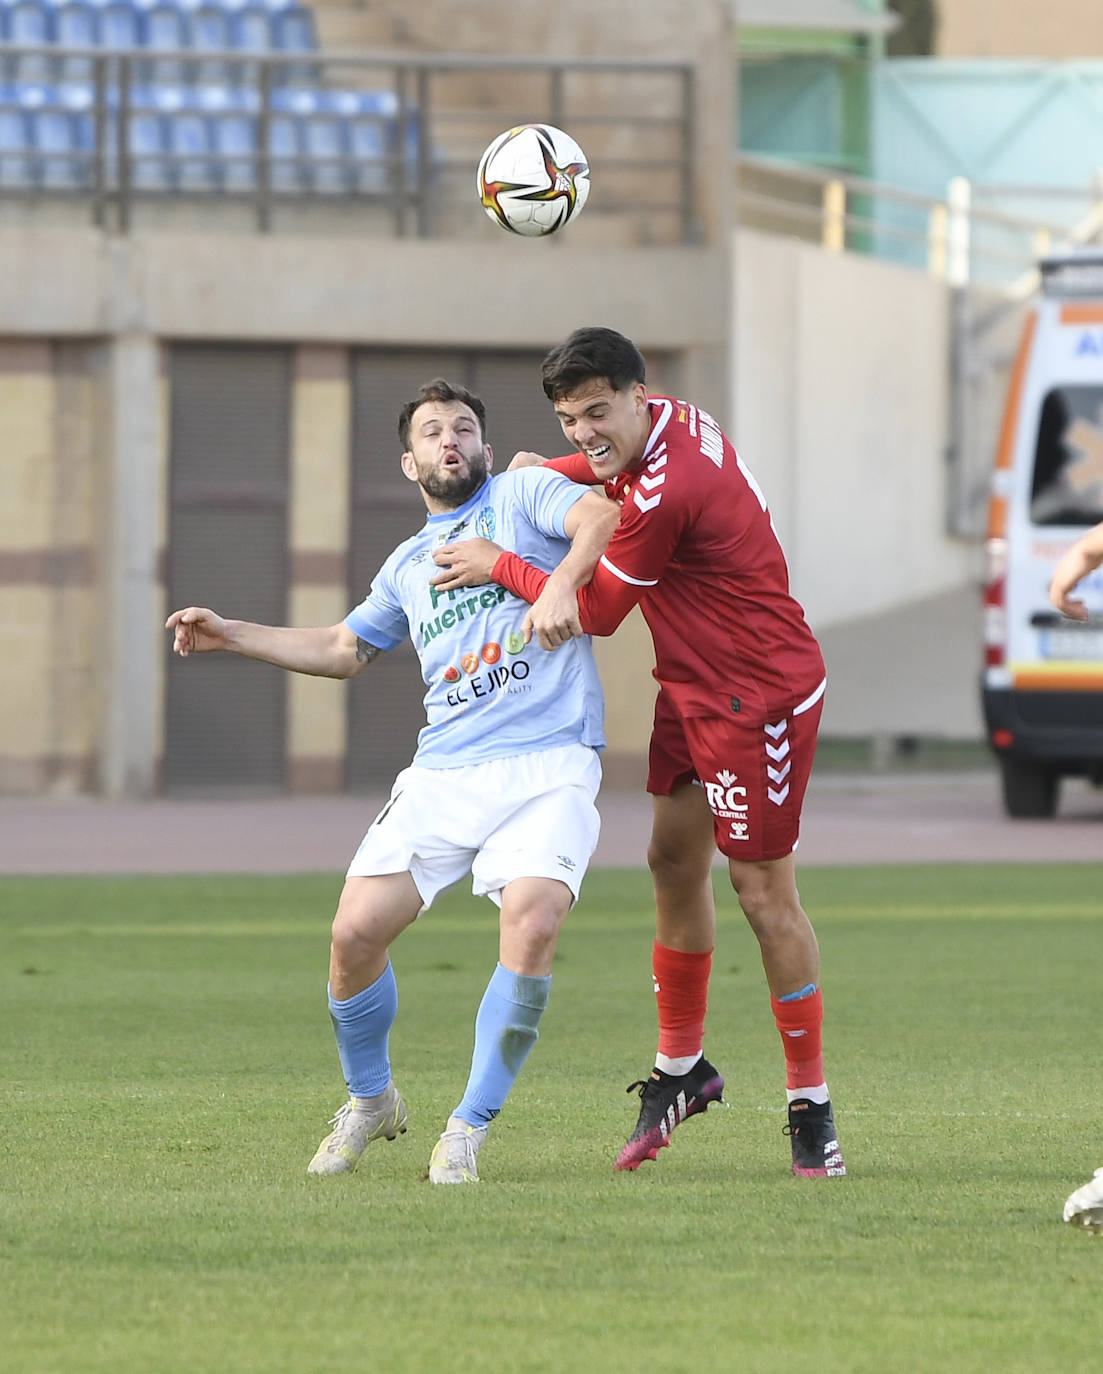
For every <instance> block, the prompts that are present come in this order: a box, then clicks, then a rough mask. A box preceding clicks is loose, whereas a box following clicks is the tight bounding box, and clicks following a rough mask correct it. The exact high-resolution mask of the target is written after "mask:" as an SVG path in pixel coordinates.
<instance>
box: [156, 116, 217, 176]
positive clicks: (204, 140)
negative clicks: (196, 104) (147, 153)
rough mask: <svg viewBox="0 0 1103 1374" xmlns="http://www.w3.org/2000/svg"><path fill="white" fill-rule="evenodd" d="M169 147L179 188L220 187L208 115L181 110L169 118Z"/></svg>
mask: <svg viewBox="0 0 1103 1374" xmlns="http://www.w3.org/2000/svg"><path fill="white" fill-rule="evenodd" d="M168 136H169V151H170V152H171V153H172V154H173V159H174V161H173V184H174V185H175V187H176V189H177V190H178V191H189V192H191V191H214V190H217V189H218V178H217V176H216V174H215V163H214V158H213V153H214V140H213V138H212V136H211V127H210V123H209V121H208V119H207V117H206V115H203V114H200V113H199V112H198V111H196V110H180V111H178V112H177V113H176V114H174V115H172V116H170V118H169V120H168Z"/></svg>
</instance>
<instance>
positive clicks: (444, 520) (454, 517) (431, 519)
mask: <svg viewBox="0 0 1103 1374" xmlns="http://www.w3.org/2000/svg"><path fill="white" fill-rule="evenodd" d="M490 482H491V479H490V477H487V479H486V481H485V482H484V483H483V484H482V486H481V487H480V488H479V490H478V491H477V492H476V493H475V494H474V496H470V497H468V499H467V500H466V501H465V502H464V503H463V505H462V506H457V507H456V509H455V510H445V511H441V513H440V514H439V515H428V516H426V518H425V528H426V529H427V530H430V529H436V528H437V526H438V525H443V524H450V525H454V524H456V523H457V522H458V521H459V520H462V519H464V518H465V512H466V511H468V510H470V508H471V507H472V506H473V505H475V503H476V502H477V501H479V500H480V499H481V498H482V497H483V496H485V495H486V489H487V487H489V486H490Z"/></svg>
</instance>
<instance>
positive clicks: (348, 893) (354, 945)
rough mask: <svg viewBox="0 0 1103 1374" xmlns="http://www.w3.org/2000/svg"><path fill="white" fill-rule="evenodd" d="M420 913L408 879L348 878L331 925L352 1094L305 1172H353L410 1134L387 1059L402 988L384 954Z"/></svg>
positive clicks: (339, 1031) (341, 1043)
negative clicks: (378, 1146)
mask: <svg viewBox="0 0 1103 1374" xmlns="http://www.w3.org/2000/svg"><path fill="white" fill-rule="evenodd" d="M420 908H421V897H420V896H419V894H418V890H417V887H416V886H415V884H414V881H413V879H412V878H411V877H410V875H409V874H408V873H391V874H386V875H384V876H381V877H351V878H348V879H346V882H345V887H344V890H343V891H342V893H341V900H340V902H339V904H338V907H337V914H336V916H335V917H334V920H333V943H332V946H331V949H330V965H329V1010H330V1016H331V1018H332V1020H333V1029H334V1034H335V1035H336V1038H337V1053H338V1055H339V1056H340V1060H341V1069H342V1071H343V1073H344V1076H345V1083H346V1085H347V1087H348V1094H349V1095H348V1100H347V1101H346V1102H345V1103H344V1105H343V1106H342V1107H340V1109H339V1110H338V1112H337V1114H336V1116H334V1118H333V1120H332V1122H331V1123H330V1124H331V1125H332V1126H333V1130H332V1131H331V1132H330V1134H329V1135H328V1136H326V1138H325V1140H323V1141H322V1143H321V1145H319V1147H318V1150H317V1152H316V1154H315V1155H314V1158H313V1159H312V1160H311V1161H310V1164H309V1165H308V1166H307V1173H311V1174H340V1173H348V1172H349V1171H350V1170H352V1169H355V1168H356V1166H357V1164H359V1162H360V1157H361V1155H362V1154H363V1153H364V1151H365V1149H366V1148H367V1147H368V1145H369V1144H370V1143H371V1142H372V1141H373V1140H394V1139H395V1137H396V1136H398V1135H401V1134H402V1133H403V1132H404V1131H405V1130H406V1104H405V1103H404V1102H403V1100H402V1098H401V1097H400V1096H399V1093H398V1090H397V1089H396V1088H395V1085H394V1083H393V1082H392V1080H391V1064H390V1058H389V1053H388V1043H389V1038H390V1031H391V1026H392V1025H393V1024H394V1018H395V1013H396V1012H397V1010H398V989H397V986H396V984H395V977H394V970H393V969H392V967H391V963H390V959H389V957H388V954H387V951H388V948H389V946H390V944H391V942H392V941H393V940H394V939H395V938H396V936H398V935H399V934H400V933H401V932H402V931H403V930H405V928H406V927H407V926H408V925H409V924H410V922H411V921H413V920H414V919H415V918H416V916H417V914H418V911H419V910H420Z"/></svg>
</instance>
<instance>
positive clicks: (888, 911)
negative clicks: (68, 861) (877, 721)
mask: <svg viewBox="0 0 1103 1374" xmlns="http://www.w3.org/2000/svg"><path fill="white" fill-rule="evenodd" d="M338 888H339V879H337V878H335V877H332V876H308V877H301V878H267V879H257V878H245V877H241V878H237V877H234V878H203V877H184V878H163V879H160V878H158V879H145V878H141V879H139V878H135V879H47V878H42V879H4V880H0V1032H2V1033H0V1084H2V1088H0V1091H2V1101H3V1107H2V1111H0V1158H2V1161H3V1175H2V1178H0V1367H2V1368H4V1369H5V1370H11V1371H13V1374H14V1372H15V1371H19V1372H20V1374H22V1371H34V1372H35V1374H38V1372H39V1371H59V1372H60V1371H66V1374H73V1371H76V1372H77V1374H85V1372H86V1371H88V1372H91V1371H97V1372H98V1371H105V1372H106V1371H110V1374H119V1372H120V1371H127V1372H128V1374H129V1371H146V1370H149V1371H157V1374H171V1372H172V1371H182V1372H184V1371H186V1372H187V1374H195V1372H196V1371H216V1372H217V1374H237V1371H265V1372H266V1374H267V1372H268V1371H289V1372H293V1374H300V1372H302V1374H307V1372H308V1371H329V1370H335V1369H365V1370H376V1369H378V1370H381V1371H387V1372H388V1374H392V1372H394V1371H399V1372H401V1371H419V1372H420V1371H428V1372H435V1371H438V1370H439V1371H449V1370H453V1369H458V1370H465V1369H479V1370H484V1369H485V1370H496V1371H499V1370H501V1371H507V1372H508V1374H513V1371H518V1372H523V1374H529V1372H530V1371H533V1372H534V1371H551V1372H554V1374H559V1371H575V1370H599V1371H601V1374H616V1372H617V1371H622V1370H624V1371H629V1370H631V1371H638V1370H640V1369H641V1368H646V1369H651V1370H656V1371H661V1372H662V1374H675V1372H677V1371H694V1374H696V1371H699V1370H722V1371H750V1372H751V1374H769V1372H770V1371H775V1370H776V1371H779V1372H780V1371H785V1374H791V1372H792V1370H793V1369H794V1368H808V1369H814V1370H816V1371H817V1374H828V1372H829V1371H839V1372H840V1374H855V1372H856V1371H858V1372H860V1371H875V1370H876V1371H882V1370H891V1371H913V1370H914V1371H926V1370H938V1371H946V1372H949V1371H952V1372H953V1374H957V1372H958V1371H974V1370H975V1371H981V1370H984V1371H990V1370H993V1369H998V1370H1000V1371H1003V1372H1005V1374H1006V1371H1024V1374H1025V1372H1026V1371H1030V1374H1037V1371H1048V1370H1053V1371H1062V1374H1067V1371H1079V1370H1084V1371H1087V1370H1096V1369H1098V1368H1100V1366H1101V1363H1103V1322H1101V1321H1100V1316H1099V1314H1100V1294H1101V1293H1103V1240H1097V1239H1095V1238H1093V1237H1091V1236H1089V1235H1087V1234H1085V1233H1083V1232H1077V1231H1074V1230H1072V1229H1071V1228H1069V1227H1066V1226H1063V1225H1062V1224H1061V1222H1060V1210H1061V1206H1062V1203H1063V1201H1064V1198H1065V1196H1066V1194H1067V1193H1068V1192H1069V1191H1070V1190H1071V1189H1072V1188H1073V1187H1075V1186H1077V1185H1078V1184H1080V1183H1082V1182H1084V1181H1085V1180H1086V1179H1087V1178H1088V1177H1089V1175H1090V1173H1091V1170H1092V1168H1093V1167H1095V1166H1097V1165H1100V1164H1103V1110H1101V1108H1100V1102H1101V1091H1100V1055H1101V1049H1103V1022H1101V1011H1103V1007H1101V1001H1100V983H1099V969H1100V967H1101V966H1103V864H1080V865H1067V866H1057V865H1051V866H1031V865H1017V866H1005V867H995V866H979V865H978V866H953V865H948V866H942V867H919V866H916V867H884V868H849V869H843V868H839V869H806V870H804V871H803V872H802V875H801V890H802V896H803V898H804V902H805V905H806V907H807V908H808V910H809V913H810V914H811V916H812V918H813V921H814V923H815V925H816V928H817V932H818V934H819V938H820V945H821V951H822V958H823V982H824V988H825V998H826V1013H827V1020H826V1027H825V1042H826V1052H827V1068H828V1079H829V1082H830V1083H831V1085H832V1091H833V1096H834V1100H835V1104H836V1118H837V1121H838V1124H839V1132H840V1140H841V1142H842V1145H843V1148H844V1150H845V1153H846V1158H847V1163H848V1166H849V1169H850V1177H849V1178H847V1179H845V1180H842V1181H827V1180H824V1181H811V1180H798V1179H794V1178H792V1177H791V1176H790V1175H789V1173H788V1158H789V1146H788V1142H787V1140H786V1139H785V1137H784V1136H783V1135H782V1132H781V1128H782V1125H783V1124H784V1111H783V1099H784V1093H783V1082H784V1080H783V1076H782V1060H781V1047H780V1041H779V1039H778V1036H777V1033H776V1031H775V1030H774V1027H773V1023H772V1020H771V1017H770V1012H769V1004H768V1001H767V997H766V992H765V985H764V980H763V977H762V972H761V967H760V965H759V961H758V954H757V947H756V945H755V943H754V940H753V937H752V936H751V934H750V932H749V930H748V929H747V927H746V925H745V923H744V921H743V919H742V916H741V915H740V914H739V912H738V909H737V908H736V906H735V902H734V898H733V896H732V894H731V892H730V890H729V889H728V888H727V886H726V884H723V883H721V882H720V879H719V878H718V881H717V891H718V900H719V903H720V907H721V914H720V933H719V938H718V945H717V952H716V956H715V960H714V974H713V984H712V996H711V1006H710V1011H709V1022H708V1036H707V1040H706V1049H707V1052H708V1053H709V1055H710V1057H711V1058H712V1059H713V1060H714V1061H715V1062H716V1063H717V1064H718V1065H719V1067H720V1068H721V1071H722V1072H723V1073H724V1075H725V1077H726V1079H727V1089H726V1094H725V1095H726V1097H727V1098H728V1100H729V1102H730V1107H729V1108H728V1109H727V1110H724V1109H717V1108H713V1109H712V1110H710V1111H709V1112H708V1114H707V1115H706V1116H704V1117H698V1118H696V1119H694V1120H693V1121H690V1122H688V1123H687V1124H686V1125H685V1126H683V1127H682V1128H681V1129H680V1130H679V1131H678V1132H677V1133H676V1135H675V1137H674V1141H673V1144H672V1146H671V1148H670V1149H668V1150H664V1151H663V1152H662V1153H661V1155H660V1157H659V1159H658V1160H657V1161H656V1162H655V1163H653V1164H652V1163H646V1164H644V1165H643V1167H642V1168H641V1169H640V1171H639V1172H638V1173H636V1174H617V1173H614V1172H613V1170H612V1168H611V1163H612V1160H613V1158H614V1156H615V1154H616V1152H617V1150H618V1149H619V1147H620V1145H621V1144H622V1143H623V1140H624V1138H625V1136H626V1135H627V1133H628V1132H629V1131H630V1129H631V1127H632V1125H633V1124H634V1121H635V1110H634V1109H635V1108H636V1106H637V1105H638V1104H637V1101H636V1098H635V1097H628V1096H626V1094H625V1091H624V1090H625V1085H626V1084H627V1083H628V1082H629V1081H630V1080H632V1079H634V1078H638V1077H640V1076H642V1075H643V1074H644V1073H645V1072H646V1070H647V1068H648V1067H649V1065H650V1062H651V1060H650V1056H651V1054H652V1052H653V1050H654V1039H655V1023H654V1000H653V996H652V992H651V987H650V977H649V967H650V963H649V961H650V944H651V931H652V916H651V904H650V896H649V884H648V880H647V877H646V875H645V874H642V873H636V872H594V873H592V874H591V875H590V877H589V878H588V879H587V884H586V889H585V891H584V894H583V901H582V903H581V904H580V906H579V908H578V909H577V910H576V911H575V912H574V913H572V915H571V917H570V918H569V921H568V924H567V927H566V929H565V931H564V933H563V936H562V938H561V941H560V954H559V957H558V958H557V961H556V966H555V979H554V982H553V985H552V997H551V1003H550V1005H549V1009H548V1013H547V1015H546V1016H545V1018H544V1023H543V1029H542V1034H541V1039H540V1043H539V1044H538V1046H537V1047H536V1050H535V1051H534V1053H533V1055H532V1057H531V1059H530V1060H529V1063H528V1066H527V1067H526V1070H525V1072H524V1073H523V1075H522V1077H521V1079H520V1080H519V1082H518V1084H517V1087H516V1089H515V1090H514V1093H513V1095H512V1097H511V1098H510V1101H509V1103H508V1104H507V1106H506V1109H505V1111H504V1112H503V1114H502V1116H501V1117H500V1118H499V1120H498V1122H497V1123H496V1124H495V1126H494V1127H493V1128H492V1130H491V1134H490V1136H489V1138H488V1141H487V1144H486V1146H485V1147H484V1149H483V1152H482V1155H481V1157H480V1170H481V1173H482V1177H483V1181H482V1182H481V1183H480V1184H479V1185H478V1186H477V1187H464V1188H436V1189H434V1188H432V1187H430V1185H429V1184H428V1183H426V1182H424V1181H423V1180H424V1175H425V1169H426V1164H427V1161H428V1156H429V1150H430V1148H431V1146H432V1144H433V1142H434V1140H435V1139H436V1136H437V1135H438V1133H439V1131H440V1130H441V1128H442V1126H443V1123H444V1119H445V1117H446V1116H447V1114H448V1112H449V1110H450V1109H451V1108H452V1107H453V1106H454V1105H455V1103H456V1102H457V1101H458V1099H459V1096H460V1093H461V1091H462V1088H463V1084H464V1081H465V1078H466V1074H467V1067H468V1063H469V1057H470V1049H471V1030H472V1022H473V1019H474V1013H475V1008H476V1005H477V1003H478V999H479V997H480V995H481V992H482V989H483V987H484V985H485V982H486V979H487V977H488V975H489V973H490V970H491V968H492V966H493V962H494V958H495V954H496V932H495V913H494V910H493V908H492V907H491V906H490V904H489V903H487V902H485V901H482V902H477V901H475V900H474V899H472V898H471V897H470V896H469V895H466V893H465V892H463V891H461V890H459V889H457V890H455V891H454V892H453V893H452V894H449V895H448V896H447V897H446V898H445V899H442V900H441V902H440V903H439V904H438V905H437V906H436V907H435V908H434V909H433V910H432V911H431V912H429V913H427V914H426V915H425V916H424V917H423V918H422V920H421V921H420V922H419V923H418V924H417V926H415V927H414V928H413V929H412V930H411V931H410V932H408V933H407V934H406V935H405V936H404V937H403V938H402V939H401V940H400V941H399V942H398V944H397V945H396V946H395V950H394V961H395V967H396V971H397V974H398V981H399V995H400V1005H399V1014H398V1021H397V1024H396V1026H395V1029H394V1032H393V1035H392V1041H391V1049H392V1058H393V1062H394V1068H395V1077H396V1081H397V1082H398V1084H399V1087H400V1088H401V1089H402V1092H403V1094H404V1095H405V1097H406V1099H407V1102H408V1104H409V1108H410V1129H409V1133H408V1134H407V1135H406V1136H404V1137H402V1138H400V1139H399V1140H397V1141H395V1142H394V1143H386V1142H380V1143H378V1144H375V1145H372V1146H371V1147H370V1148H369V1151H368V1153H367V1155H366V1156H365V1158H364V1161H363V1163H362V1164H361V1166H360V1169H359V1170H358V1171H357V1172H356V1173H354V1174H352V1175H349V1176H345V1177H340V1178H335V1179H316V1178H308V1177H307V1176H306V1174H305V1166H306V1163H307V1161H308V1160H309V1158H310V1156H311V1154H312V1153H313V1151H314V1149H315V1147H316V1145H317V1143H318V1141H319V1140H320V1139H321V1137H322V1136H323V1135H324V1134H325V1132H326V1130H327V1125H326V1122H327V1119H328V1117H329V1116H331V1115H332V1113H333V1111H334V1110H335V1109H336V1107H337V1106H338V1105H339V1104H340V1102H341V1100H342V1094H343V1088H342V1085H341V1083H340V1076H339V1070H338V1066H337V1058H336V1053H335V1050H334V1046H333V1040H332V1032H331V1029H330V1026H329V1020H328V1016H327V1014H326V1008H325V1001H324V977H325V965H326V960H327V951H328V937H329V920H330V916H331V914H332V909H333V906H334V903H335V900H336V896H337V892H338Z"/></svg>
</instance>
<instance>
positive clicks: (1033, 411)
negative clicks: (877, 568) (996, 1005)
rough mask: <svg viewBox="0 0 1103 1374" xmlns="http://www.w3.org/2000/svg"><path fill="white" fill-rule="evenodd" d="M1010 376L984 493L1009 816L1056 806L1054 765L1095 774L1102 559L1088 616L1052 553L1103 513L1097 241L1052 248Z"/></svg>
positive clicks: (1102, 732)
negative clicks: (1054, 601) (1061, 604)
mask: <svg viewBox="0 0 1103 1374" xmlns="http://www.w3.org/2000/svg"><path fill="white" fill-rule="evenodd" d="M1039 267H1040V272H1041V292H1040V295H1039V298H1038V300H1037V301H1036V302H1035V304H1034V305H1033V307H1032V308H1031V310H1030V313H1029V314H1028V316H1027V318H1026V321H1025V323H1024V325H1023V332H1022V338H1021V340H1020V344H1019V350H1018V354H1017V357H1016V359H1015V364H1014V368H1013V370H1012V374H1011V381H1010V385H1009V387H1008V393H1007V401H1006V404H1005V408H1004V416H1003V424H1002V427H1001V431H1000V438H999V446H998V448H997V451H996V461H995V470H994V472H993V477H992V488H991V496H990V499H989V504H988V538H987V543H986V558H987V568H986V573H985V583H984V671H983V677H982V697H983V704H984V719H985V727H986V731H987V738H988V743H989V745H990V746H991V748H992V750H993V751H994V753H995V756H996V758H997V760H998V762H999V767H1000V774H1001V780H1002V784H1003V800H1004V806H1005V808H1006V810H1007V812H1008V814H1009V815H1011V816H1052V815H1053V814H1054V813H1055V812H1056V809H1057V801H1058V792H1059V788H1060V783H1061V779H1062V777H1067V776H1074V775H1075V776H1081V777H1087V778H1089V779H1090V780H1091V781H1092V782H1093V783H1095V784H1096V785H1097V786H1099V785H1103V568H1099V569H1097V570H1096V571H1095V572H1094V573H1093V574H1091V576H1089V577H1088V578H1086V579H1085V580H1084V581H1083V582H1082V583H1081V584H1080V587H1079V591H1078V593H1077V596H1078V598H1079V599H1080V600H1082V601H1083V602H1084V603H1085V604H1086V606H1087V608H1088V611H1089V613H1090V614H1089V619H1088V620H1087V621H1086V622H1081V621H1075V620H1069V619H1068V618H1067V617H1066V616H1063V615H1061V614H1060V613H1059V612H1058V611H1055V610H1054V609H1053V607H1052V606H1051V605H1050V603H1049V598H1048V596H1047V591H1048V588H1049V582H1050V577H1051V575H1052V573H1053V567H1054V564H1055V563H1056V562H1057V560H1058V559H1059V558H1060V557H1061V555H1062V554H1063V553H1064V552H1065V550H1066V549H1067V548H1068V547H1069V545H1070V544H1072V543H1073V542H1074V541H1075V540H1077V539H1078V538H1080V536H1081V535H1083V534H1084V533H1085V531H1086V530H1088V529H1089V528H1090V527H1091V526H1092V525H1096V524H1098V523H1099V522H1100V521H1101V520H1103V250H1101V249H1098V248H1096V249H1092V250H1079V251H1077V252H1074V253H1067V254H1062V255H1054V256H1052V257H1047V258H1045V259H1043V260H1042V261H1041V263H1040V264H1039Z"/></svg>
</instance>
